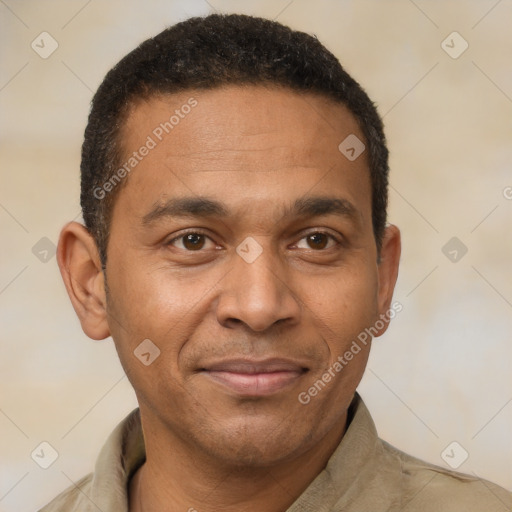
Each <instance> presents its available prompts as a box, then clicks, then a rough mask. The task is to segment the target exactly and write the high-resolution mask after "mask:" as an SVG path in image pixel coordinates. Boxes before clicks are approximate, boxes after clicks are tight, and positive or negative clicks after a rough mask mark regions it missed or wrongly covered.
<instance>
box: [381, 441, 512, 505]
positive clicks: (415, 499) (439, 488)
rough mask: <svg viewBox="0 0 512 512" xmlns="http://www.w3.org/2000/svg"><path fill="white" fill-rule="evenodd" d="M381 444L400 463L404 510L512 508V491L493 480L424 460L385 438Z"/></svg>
mask: <svg viewBox="0 0 512 512" xmlns="http://www.w3.org/2000/svg"><path fill="white" fill-rule="evenodd" d="M381 446H382V449H383V450H384V452H385V453H386V454H387V455H388V456H389V457H392V458H394V459H395V460H396V461H397V462H398V463H399V464H400V474H401V480H402V491H403V492H402V493H401V502H402V504H401V506H402V507H403V508H402V509H401V510H403V512H412V511H418V510H420V511H424V512H430V511H432V512H458V511H460V510H464V512H473V511H474V512H484V511H485V512H500V511H503V512H505V511H510V510H512V493H510V492H509V491H507V490H506V489H503V488H502V487H500V486H498V485H496V484H493V483H492V482H489V481H487V480H484V479H481V478H478V477H477V476H472V475H466V474H463V473H459V472H456V471H451V470H448V469H446V468H442V467H440V466H436V465H435V464H431V463H428V462H425V461H423V460H420V459H418V458H416V457H413V456H412V455H408V454H406V453H404V452H402V451H401V450H398V449H397V448H395V447H394V446H392V445H390V444H389V443H387V442H386V441H381Z"/></svg>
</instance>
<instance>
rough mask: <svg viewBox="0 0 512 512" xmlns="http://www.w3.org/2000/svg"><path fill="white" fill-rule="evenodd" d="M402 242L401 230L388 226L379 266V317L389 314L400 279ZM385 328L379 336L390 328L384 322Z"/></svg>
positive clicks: (387, 323) (391, 225)
mask: <svg viewBox="0 0 512 512" xmlns="http://www.w3.org/2000/svg"><path fill="white" fill-rule="evenodd" d="M400 253H401V240H400V230H399V229H398V228H397V227H396V226H394V225H393V224H389V225H388V226H386V230H385V232H384V237H383V240H382V248H381V258H380V262H379V265H378V275H379V290H378V308H379V311H378V313H379V315H380V317H381V318H382V315H385V316H386V317H387V316H388V314H389V309H390V307H391V300H392V299H393V292H394V290H395V284H396V280H397V277H398V267H399V264H400ZM384 323H385V325H384V327H383V328H382V329H381V330H380V332H379V333H378V334H377V336H381V335H382V334H384V333H385V332H386V330H387V328H388V325H389V322H384Z"/></svg>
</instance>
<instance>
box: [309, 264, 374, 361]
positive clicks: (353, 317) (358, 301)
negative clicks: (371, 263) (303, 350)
mask: <svg viewBox="0 0 512 512" xmlns="http://www.w3.org/2000/svg"><path fill="white" fill-rule="evenodd" d="M305 289H306V290H308V296H307V299H306V300H305V302H306V303H307V304H309V307H311V309H312V310H313V312H314V317H315V318H316V319H317V324H318V325H317V328H318V329H321V330H322V331H326V332H327V333H328V337H327V339H329V340H331V341H330V344H331V345H334V346H333V347H332V348H336V349H337V351H338V352H339V350H341V349H343V346H344V345H345V344H346V343H347V342H348V343H350V340H351V339H352V338H353V337H354V336H355V337H357V335H358V334H359V333H360V332H361V331H363V330H364V329H365V328H366V327H368V326H369V325H371V323H372V321H373V319H374V318H375V316H376V314H377V296H378V295H377V273H376V271H373V270H372V269H371V268H368V267H363V266H362V267H361V268H359V269H358V268H357V267H355V266H353V267H352V268H351V270H350V271H347V272H343V273H342V272H340V273H339V274H338V275H337V276H335V277H333V278H331V279H325V280H323V281H322V283H321V285H320V286H319V285H318V283H317V284H312V283H310V284H306V286H305Z"/></svg>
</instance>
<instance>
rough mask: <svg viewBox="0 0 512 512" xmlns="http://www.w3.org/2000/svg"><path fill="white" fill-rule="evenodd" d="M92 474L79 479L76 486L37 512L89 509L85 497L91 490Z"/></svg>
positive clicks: (83, 511)
mask: <svg viewBox="0 0 512 512" xmlns="http://www.w3.org/2000/svg"><path fill="white" fill-rule="evenodd" d="M92 478H93V473H90V474H89V475H87V476H84V477H83V478H81V479H80V480H79V481H78V482H76V484H73V485H70V486H69V487H68V488H67V489H66V490H64V491H63V492H62V493H61V494H59V495H58V496H57V497H56V498H54V499H53V500H52V501H51V502H50V503H48V505H46V506H44V507H43V508H42V509H40V510H39V511H38V512H79V511H80V512H85V511H88V510H89V508H87V507H88V505H89V503H87V501H88V498H87V496H88V495H89V493H90V490H91V483H92Z"/></svg>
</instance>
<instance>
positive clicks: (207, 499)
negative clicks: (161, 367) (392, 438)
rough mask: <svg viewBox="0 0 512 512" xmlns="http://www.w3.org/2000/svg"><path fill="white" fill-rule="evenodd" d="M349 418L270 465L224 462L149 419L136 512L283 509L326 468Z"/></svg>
mask: <svg viewBox="0 0 512 512" xmlns="http://www.w3.org/2000/svg"><path fill="white" fill-rule="evenodd" d="M141 412H142V411H141ZM141 417H142V418H143V416H142V414H141ZM346 419H347V415H346V413H345V415H344V416H343V418H342V419H341V421H340V422H339V423H337V424H336V427H335V428H334V429H332V430H331V431H329V432H328V433H327V434H326V435H325V436H324V437H323V438H322V439H321V441H320V442H319V443H317V444H316V445H315V446H314V447H312V448H311V449H309V450H307V451H306V452H304V453H301V454H300V455H298V456H296V457H294V458H290V459H288V460H286V461H282V462H279V463H276V464H275V465H272V466H266V467H257V466H255V467H235V466H229V465H223V464H220V463H219V461H218V460H211V459H210V457H208V456H207V455H204V453H203V454H201V453H198V452H197V450H191V449H190V446H187V443H183V442H182V440H180V439H178V438H177V437H175V436H174V435H173V434H172V433H170V432H168V431H159V430H154V429H152V428H146V424H145V422H144V420H143V421H142V423H143V430H144V439H145V444H146V462H145V463H144V464H143V465H142V466H141V467H140V468H139V470H138V471H137V472H136V474H135V475H134V477H133V478H132V480H131V482H130V493H129V501H130V512H155V511H160V510H166V511H170V512H171V511H189V512H194V510H195V511H199V510H200V511H201V512H213V511H217V510H219V509H220V508H222V510H223V511H225V512H235V511H236V512H238V511H240V510H244V511H245V512H261V510H265V511H266V512H283V511H285V510H287V509H288V508H289V507H290V505H291V504H292V503H293V502H294V501H295V500H296V499H297V498H298V497H299V496H300V495H301V494H302V493H303V492H304V490H305V489H306V488H307V487H308V486H309V484H310V483H311V482H312V481H313V480H314V479H315V478H316V476H317V475H318V474H319V473H320V472H321V471H322V470H323V469H324V467H325V466H326V464H327V461H328V460H329V458H330V456H331V455H332V453H333V452H334V450H335V449H336V447H337V446H338V444H339V442H340V440H341V438H342V437H343V434H344V431H345V426H346ZM163 446H172V450H164V449H162V447H163Z"/></svg>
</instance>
